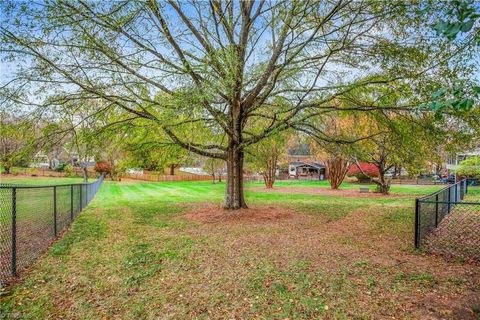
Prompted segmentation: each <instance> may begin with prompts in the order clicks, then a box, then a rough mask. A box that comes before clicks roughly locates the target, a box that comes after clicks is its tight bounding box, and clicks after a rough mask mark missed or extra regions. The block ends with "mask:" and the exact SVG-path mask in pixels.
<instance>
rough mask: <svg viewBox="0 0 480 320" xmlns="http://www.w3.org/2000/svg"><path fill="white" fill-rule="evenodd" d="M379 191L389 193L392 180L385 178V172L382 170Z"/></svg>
mask: <svg viewBox="0 0 480 320" xmlns="http://www.w3.org/2000/svg"><path fill="white" fill-rule="evenodd" d="M377 185H378V188H379V191H380V192H381V193H382V194H384V195H388V193H389V191H390V182H389V181H387V180H385V172H384V171H382V170H380V179H379V181H378V183H377Z"/></svg>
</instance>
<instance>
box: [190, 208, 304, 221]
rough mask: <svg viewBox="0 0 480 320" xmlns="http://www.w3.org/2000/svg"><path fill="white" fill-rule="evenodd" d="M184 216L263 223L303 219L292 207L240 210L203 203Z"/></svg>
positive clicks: (193, 218) (208, 219) (195, 219)
mask: <svg viewBox="0 0 480 320" xmlns="http://www.w3.org/2000/svg"><path fill="white" fill-rule="evenodd" d="M185 218H187V219H189V220H192V221H196V222H201V223H249V224H257V223H265V222H280V221H282V220H294V219H295V220H299V219H302V220H303V219H305V217H304V215H302V214H299V213H297V212H295V211H294V210H292V209H287V208H278V207H252V208H248V209H240V210H233V211H232V210H225V209H223V208H222V207H220V206H215V205H211V204H210V205H206V206H205V205H204V206H202V208H201V209H198V207H197V208H196V209H191V210H190V211H189V212H187V213H186V214H185Z"/></svg>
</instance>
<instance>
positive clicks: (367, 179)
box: [355, 173, 372, 182]
mask: <svg viewBox="0 0 480 320" xmlns="http://www.w3.org/2000/svg"><path fill="white" fill-rule="evenodd" d="M355 178H357V180H358V181H359V182H370V181H371V180H372V178H371V177H369V176H367V175H365V174H363V173H357V174H355Z"/></svg>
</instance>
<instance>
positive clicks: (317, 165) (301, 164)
mask: <svg viewBox="0 0 480 320" xmlns="http://www.w3.org/2000/svg"><path fill="white" fill-rule="evenodd" d="M290 165H292V166H294V167H296V168H298V167H312V168H315V169H324V168H325V166H324V165H323V164H321V163H319V162H311V163H305V162H302V161H294V162H290Z"/></svg>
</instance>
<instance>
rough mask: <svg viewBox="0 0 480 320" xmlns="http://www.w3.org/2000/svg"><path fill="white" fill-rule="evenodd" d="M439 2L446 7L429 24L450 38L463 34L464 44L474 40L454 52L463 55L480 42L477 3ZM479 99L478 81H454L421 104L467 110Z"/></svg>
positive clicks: (438, 108)
mask: <svg viewBox="0 0 480 320" xmlns="http://www.w3.org/2000/svg"><path fill="white" fill-rule="evenodd" d="M440 6H443V7H444V8H446V9H445V15H444V17H443V18H441V19H439V21H437V22H436V23H435V24H433V25H432V28H433V29H434V30H435V31H436V33H437V35H439V36H442V37H444V38H446V39H447V40H448V41H450V42H454V41H455V40H458V39H459V38H464V39H465V40H466V42H467V44H468V43H472V44H473V48H472V47H471V46H468V47H467V46H466V47H464V48H462V50H461V51H460V52H459V53H457V55H463V56H466V55H467V53H468V51H474V50H476V47H475V46H479V45H480V32H479V30H478V28H477V29H475V28H474V25H475V23H476V22H477V21H479V18H480V12H479V11H478V10H479V7H478V3H477V2H475V1H472V0H454V1H449V2H441V3H440ZM431 7H434V5H429V6H427V8H426V9H425V10H424V11H423V12H424V13H425V12H429V9H430V8H431ZM479 99H480V86H478V84H471V83H468V84H464V83H462V82H459V81H455V82H454V84H453V85H452V86H449V87H446V86H445V87H442V88H440V89H438V90H437V91H435V92H434V93H433V94H432V95H431V102H430V103H427V104H424V105H422V107H428V108H429V109H431V110H434V111H440V110H444V109H447V108H450V109H453V110H469V109H471V108H473V107H474V106H475V104H476V103H478V101H479ZM475 101H477V102H475Z"/></svg>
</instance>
